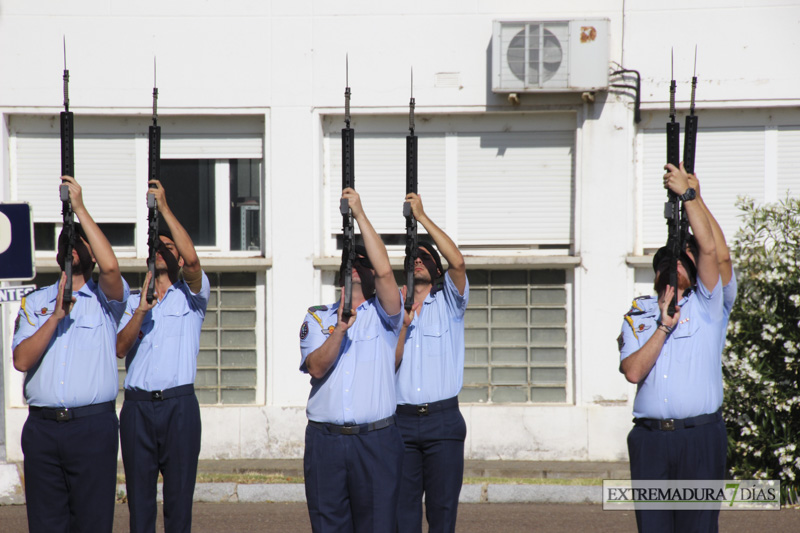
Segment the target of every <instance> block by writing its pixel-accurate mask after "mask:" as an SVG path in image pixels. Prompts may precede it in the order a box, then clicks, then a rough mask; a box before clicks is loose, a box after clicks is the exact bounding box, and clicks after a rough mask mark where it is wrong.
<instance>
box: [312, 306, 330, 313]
mask: <svg viewBox="0 0 800 533" xmlns="http://www.w3.org/2000/svg"><path fill="white" fill-rule="evenodd" d="M327 310H328V306H327V305H312V306H311V307H309V308H308V312H309V313H311V314H314V313H316V312H317V311H327Z"/></svg>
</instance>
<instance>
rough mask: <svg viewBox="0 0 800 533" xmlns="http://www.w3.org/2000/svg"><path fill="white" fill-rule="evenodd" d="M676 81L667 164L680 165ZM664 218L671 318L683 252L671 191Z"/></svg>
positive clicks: (671, 90) (676, 202) (677, 210)
mask: <svg viewBox="0 0 800 533" xmlns="http://www.w3.org/2000/svg"><path fill="white" fill-rule="evenodd" d="M675 87H676V84H675V79H674V75H673V80H672V82H671V83H670V85H669V118H670V121H669V122H668V123H667V163H670V164H672V165H675V166H676V167H677V166H678V165H680V157H681V156H680V136H681V125H680V123H679V122H676V121H675ZM664 218H666V219H667V248H668V249H669V251H670V265H669V284H670V285H671V286H672V287H674V288H675V294H674V295H673V297H672V301H671V302H670V303H669V307H668V308H667V314H668V315H669V316H675V306H677V305H678V257H680V254H681V251H682V250H683V243H682V242H681V241H682V239H681V237H682V235H681V206H680V198H679V197H678V195H677V194H675V193H674V192H672V191H671V190H668V191H667V202H666V203H665V204H664Z"/></svg>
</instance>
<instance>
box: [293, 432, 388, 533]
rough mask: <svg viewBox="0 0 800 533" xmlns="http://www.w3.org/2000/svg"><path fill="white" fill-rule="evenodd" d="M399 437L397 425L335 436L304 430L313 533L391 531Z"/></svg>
mask: <svg viewBox="0 0 800 533" xmlns="http://www.w3.org/2000/svg"><path fill="white" fill-rule="evenodd" d="M402 464H403V439H402V438H401V437H400V432H399V431H398V430H397V427H396V426H394V425H391V426H389V427H386V428H383V429H378V430H374V431H370V432H367V433H360V434H357V435H339V434H336V433H333V432H331V431H329V430H327V429H320V428H316V427H312V426H310V425H309V426H307V427H306V449H305V454H304V456H303V469H304V471H305V477H306V500H307V502H308V515H309V518H310V519H311V529H312V531H314V533H334V532H335V533H391V532H392V531H393V530H394V527H395V517H396V513H397V494H398V491H399V488H400V470H401V468H402Z"/></svg>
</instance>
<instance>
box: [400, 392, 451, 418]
mask: <svg viewBox="0 0 800 533" xmlns="http://www.w3.org/2000/svg"><path fill="white" fill-rule="evenodd" d="M453 407H458V396H453V397H452V398H448V399H446V400H440V401H438V402H433V403H423V404H421V405H410V404H405V403H402V404H398V406H397V414H399V415H416V416H428V415H429V414H431V413H435V412H437V411H444V410H445V409H452V408H453Z"/></svg>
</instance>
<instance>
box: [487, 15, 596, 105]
mask: <svg viewBox="0 0 800 533" xmlns="http://www.w3.org/2000/svg"><path fill="white" fill-rule="evenodd" d="M608 25H609V21H608V19H592V20H588V19H586V20H581V19H576V20H540V21H505V20H496V21H494V28H493V33H492V91H493V92H496V93H524V92H568V91H595V90H599V89H607V88H608V61H609V36H608Z"/></svg>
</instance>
